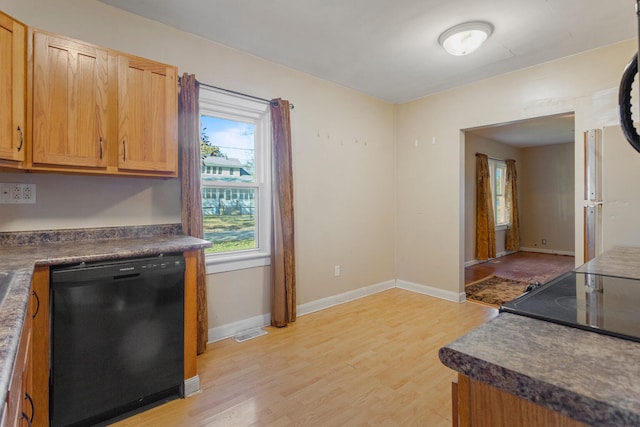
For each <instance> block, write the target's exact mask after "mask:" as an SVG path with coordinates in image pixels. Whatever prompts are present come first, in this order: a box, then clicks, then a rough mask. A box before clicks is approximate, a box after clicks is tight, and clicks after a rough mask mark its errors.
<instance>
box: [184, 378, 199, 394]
mask: <svg viewBox="0 0 640 427" xmlns="http://www.w3.org/2000/svg"><path fill="white" fill-rule="evenodd" d="M199 392H200V376H199V375H197V374H196V376H195V377H191V378H188V379H186V380H184V397H191V396H193V395H194V394H196V393H199Z"/></svg>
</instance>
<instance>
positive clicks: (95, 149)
mask: <svg viewBox="0 0 640 427" xmlns="http://www.w3.org/2000/svg"><path fill="white" fill-rule="evenodd" d="M33 43H34V47H33V61H34V70H33V76H34V79H33V82H34V83H33V163H34V164H50V165H66V166H82V167H94V168H97V167H105V166H106V164H107V155H106V154H107V148H106V144H107V141H106V135H107V133H106V132H107V128H108V126H107V117H108V115H107V89H108V52H107V50H106V49H101V48H98V47H96V46H92V45H89V44H84V43H82V42H78V41H75V40H70V39H66V38H62V37H58V36H54V35H51V34H46V33H41V32H36V33H34V40H33Z"/></svg>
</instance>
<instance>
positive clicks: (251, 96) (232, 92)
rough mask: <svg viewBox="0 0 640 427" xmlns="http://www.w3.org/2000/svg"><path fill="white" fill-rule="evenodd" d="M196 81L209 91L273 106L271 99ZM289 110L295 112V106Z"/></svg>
mask: <svg viewBox="0 0 640 427" xmlns="http://www.w3.org/2000/svg"><path fill="white" fill-rule="evenodd" d="M181 80H182V77H180V76H179V77H178V83H180V81H181ZM196 81H197V82H198V84H199V85H200V86H204V87H206V88H208V89H214V90H219V91H222V92H227V93H231V94H233V95H238V96H244V97H245V98H250V99H255V100H256V101H262V102H264V103H266V104H271V100H270V99H266V98H260V97H259V96H253V95H249V94H248V93H242V92H237V91H235V90H231V89H225V88H223V87H218V86H213V85H210V84H206V83H202V82H201V81H198V80H196ZM289 108H290V109H292V110H293V108H294V106H293V104H291V103H289Z"/></svg>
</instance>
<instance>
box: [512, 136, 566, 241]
mask: <svg viewBox="0 0 640 427" xmlns="http://www.w3.org/2000/svg"><path fill="white" fill-rule="evenodd" d="M521 157H522V162H521V163H520V164H521V168H520V172H521V174H520V176H521V178H520V183H521V185H520V189H519V190H520V206H519V207H520V212H521V213H520V229H521V231H520V247H522V248H525V249H527V250H533V251H545V252H552V253H553V252H555V253H561V254H573V253H574V251H575V248H574V246H575V232H574V231H575V230H574V224H575V211H574V204H575V202H574V200H575V199H576V198H575V194H574V191H575V182H574V181H575V171H574V158H575V153H574V143H573V142H570V143H565V144H552V145H543V146H539V147H527V148H523V149H522V156H521ZM543 239H544V240H545V242H546V243H544V244H543V243H542V240H543Z"/></svg>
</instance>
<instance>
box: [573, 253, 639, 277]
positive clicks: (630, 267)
mask: <svg viewBox="0 0 640 427" xmlns="http://www.w3.org/2000/svg"><path fill="white" fill-rule="evenodd" d="M576 271H577V272H579V273H593V274H604V275H607V276H618V277H628V278H631V279H640V248H636V247H616V248H613V249H611V250H609V251H606V252H605V253H603V254H602V255H599V256H597V257H596V258H594V259H592V260H591V261H589V262H587V263H586V264H584V265H582V266H580V267H578V268H577V269H576Z"/></svg>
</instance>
